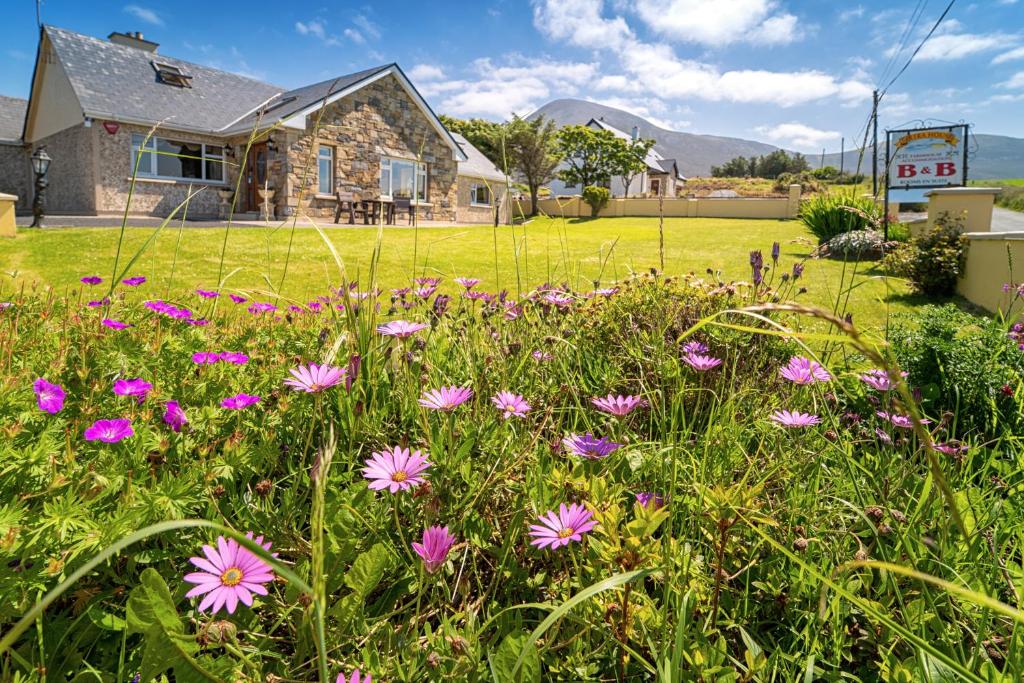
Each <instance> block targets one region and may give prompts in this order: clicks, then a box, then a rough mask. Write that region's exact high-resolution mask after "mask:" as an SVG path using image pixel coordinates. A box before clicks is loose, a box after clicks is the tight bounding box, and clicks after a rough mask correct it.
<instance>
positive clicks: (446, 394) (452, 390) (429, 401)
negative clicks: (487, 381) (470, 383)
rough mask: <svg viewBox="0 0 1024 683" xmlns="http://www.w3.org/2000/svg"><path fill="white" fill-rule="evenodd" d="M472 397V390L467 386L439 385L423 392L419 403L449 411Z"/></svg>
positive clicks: (433, 408) (434, 408)
mask: <svg viewBox="0 0 1024 683" xmlns="http://www.w3.org/2000/svg"><path fill="white" fill-rule="evenodd" d="M471 398H473V390H472V389H470V388H469V387H456V386H450V387H441V388H440V389H431V390H430V391H425V392H423V396H422V397H421V398H420V400H419V404H420V405H421V406H423V407H424V408H430V409H431V410H441V411H444V412H450V411H452V410H455V409H456V408H458V407H459V406H460V405H462V404H463V403H465V402H466V401H468V400H469V399H471Z"/></svg>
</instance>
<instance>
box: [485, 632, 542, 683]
mask: <svg viewBox="0 0 1024 683" xmlns="http://www.w3.org/2000/svg"><path fill="white" fill-rule="evenodd" d="M520 660H521V661H522V663H521V664H520V665H519V669H518V671H517V670H516V662H518V661H520ZM489 662H490V665H491V676H492V677H493V678H494V681H495V683H539V681H540V655H539V654H538V653H537V648H536V646H534V644H533V640H532V639H531V638H530V637H529V636H528V635H527V634H525V633H510V634H508V635H507V636H505V639H504V640H503V641H501V645H499V646H498V649H497V651H496V652H495V653H494V654H493V655H492V656H490V657H489Z"/></svg>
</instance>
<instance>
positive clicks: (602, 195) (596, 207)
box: [583, 185, 612, 218]
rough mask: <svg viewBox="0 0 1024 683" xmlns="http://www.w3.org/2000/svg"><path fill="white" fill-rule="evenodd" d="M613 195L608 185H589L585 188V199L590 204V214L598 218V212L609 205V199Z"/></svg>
mask: <svg viewBox="0 0 1024 683" xmlns="http://www.w3.org/2000/svg"><path fill="white" fill-rule="evenodd" d="M611 196H612V193H611V192H609V191H608V188H606V187H598V186H596V185H587V186H586V187H585V188H583V201H585V202H586V203H587V204H589V205H590V215H591V216H592V217H593V218H597V214H598V213H600V212H601V209H603V208H604V207H606V206H608V200H609V199H611Z"/></svg>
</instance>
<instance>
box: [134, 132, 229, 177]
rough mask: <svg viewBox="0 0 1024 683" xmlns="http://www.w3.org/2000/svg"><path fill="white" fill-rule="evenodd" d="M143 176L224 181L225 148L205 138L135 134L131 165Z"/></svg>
mask: <svg viewBox="0 0 1024 683" xmlns="http://www.w3.org/2000/svg"><path fill="white" fill-rule="evenodd" d="M136 160H137V161H138V169H139V171H138V174H139V176H140V177H143V178H169V179H172V180H208V181H213V182H218V183H219V182H223V181H224V148H223V147H221V146H220V145H207V144H204V143H202V142H183V141H181V140H171V139H169V138H158V137H155V136H154V137H150V138H149V139H148V140H147V139H146V136H145V135H142V134H140V133H133V134H132V167H131V171H133V172H134V171H135V164H136Z"/></svg>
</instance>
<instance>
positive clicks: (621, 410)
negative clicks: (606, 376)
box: [590, 394, 647, 417]
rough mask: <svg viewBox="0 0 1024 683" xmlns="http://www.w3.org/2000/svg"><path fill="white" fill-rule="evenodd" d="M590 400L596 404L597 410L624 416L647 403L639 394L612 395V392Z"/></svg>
mask: <svg viewBox="0 0 1024 683" xmlns="http://www.w3.org/2000/svg"><path fill="white" fill-rule="evenodd" d="M590 402H591V403H593V404H594V405H595V406H597V409H598V410H601V411H603V412H605V413H608V414H610V415H615V416H616V417H625V416H626V415H629V414H630V413H631V412H633V410H635V409H636V408H642V407H644V406H646V405H647V401H645V400H644V399H642V398H641V397H639V396H621V395H620V396H613V395H612V394H608V395H607V396H605V397H604V398H592V399H590Z"/></svg>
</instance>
